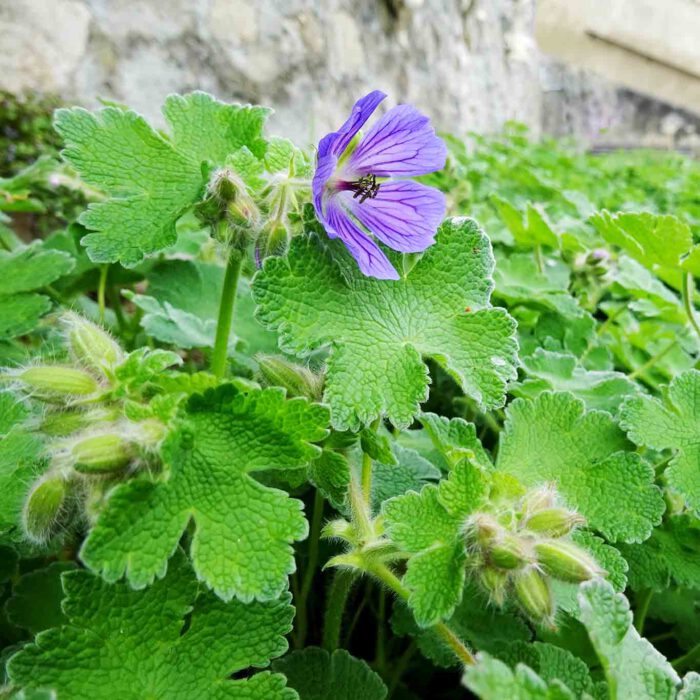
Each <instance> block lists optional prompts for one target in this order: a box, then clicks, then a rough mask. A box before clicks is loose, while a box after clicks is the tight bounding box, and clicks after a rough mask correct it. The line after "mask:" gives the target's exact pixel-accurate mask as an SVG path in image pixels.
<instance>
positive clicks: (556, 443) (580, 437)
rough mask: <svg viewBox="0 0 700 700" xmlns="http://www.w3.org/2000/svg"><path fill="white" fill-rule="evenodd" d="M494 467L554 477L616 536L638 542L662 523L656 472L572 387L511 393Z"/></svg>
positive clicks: (536, 482)
mask: <svg viewBox="0 0 700 700" xmlns="http://www.w3.org/2000/svg"><path fill="white" fill-rule="evenodd" d="M506 413H507V417H506V423H505V427H504V430H503V432H502V433H501V442H500V447H499V451H498V462H497V469H498V470H499V471H501V472H504V473H506V474H511V475H513V476H515V477H516V478H517V479H519V480H520V481H521V482H522V483H523V485H525V486H527V487H534V486H540V485H542V484H545V483H548V482H555V483H556V484H557V490H558V491H559V493H560V494H561V496H562V497H563V498H564V499H565V500H566V502H567V504H568V505H569V506H570V507H572V508H575V509H576V510H578V511H579V512H580V513H581V514H582V515H584V516H585V517H586V518H587V519H588V522H589V525H590V526H592V527H593V528H595V529H597V530H599V531H600V532H601V533H602V534H603V535H605V537H606V538H607V539H609V540H611V541H613V542H615V541H622V542H641V541H643V540H645V539H646V538H647V537H649V535H650V534H651V531H652V528H653V527H654V525H657V524H658V523H659V522H661V516H662V514H663V512H664V500H663V497H662V495H661V491H660V490H659V489H658V488H657V487H656V486H655V485H654V470H653V468H652V467H651V466H650V465H649V464H647V463H646V462H644V461H643V460H642V459H641V458H640V457H639V455H637V454H634V453H631V452H626V451H625V450H626V449H627V447H628V442H627V440H626V439H625V437H624V434H623V433H622V431H620V429H619V428H618V427H617V426H616V425H615V422H614V421H613V419H612V417H611V416H610V414H608V413H604V412H602V411H588V412H586V411H585V409H584V404H583V401H580V400H578V399H576V398H575V397H574V396H573V395H571V394H569V393H560V394H553V393H548V392H545V393H542V394H540V395H539V396H538V397H537V398H535V399H534V400H523V399H516V400H515V401H514V402H513V403H512V404H510V406H509V407H508V410H507V412H506Z"/></svg>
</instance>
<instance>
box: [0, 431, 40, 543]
mask: <svg viewBox="0 0 700 700" xmlns="http://www.w3.org/2000/svg"><path fill="white" fill-rule="evenodd" d="M41 453H42V443H41V440H40V439H39V438H38V437H37V436H36V435H34V434H32V433H30V432H28V431H26V430H24V429H23V428H22V427H21V426H19V425H18V426H16V427H15V428H13V429H12V430H10V431H9V432H8V433H7V434H6V435H5V437H3V438H2V439H0V531H5V530H12V529H14V528H16V527H17V526H18V525H19V522H20V514H21V512H22V505H23V504H24V499H25V498H26V496H27V492H28V490H29V486H30V484H31V483H32V482H33V481H34V479H35V478H36V477H37V476H38V475H39V474H40V473H41V472H42V470H43V464H42V463H41V460H40V457H41Z"/></svg>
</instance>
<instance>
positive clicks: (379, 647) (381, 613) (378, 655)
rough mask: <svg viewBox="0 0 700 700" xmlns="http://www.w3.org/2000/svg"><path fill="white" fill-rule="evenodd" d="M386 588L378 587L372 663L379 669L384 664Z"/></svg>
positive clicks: (382, 667)
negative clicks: (375, 640) (375, 637)
mask: <svg viewBox="0 0 700 700" xmlns="http://www.w3.org/2000/svg"><path fill="white" fill-rule="evenodd" d="M385 617H386V589H385V588H380V589H379V610H378V613H377V643H376V645H375V652H374V663H375V665H376V666H377V668H379V669H384V666H385V665H386V648H385V643H386V630H385V629H384V625H385V624H386V620H385Z"/></svg>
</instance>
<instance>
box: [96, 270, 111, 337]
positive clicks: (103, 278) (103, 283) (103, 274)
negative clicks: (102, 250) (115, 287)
mask: <svg viewBox="0 0 700 700" xmlns="http://www.w3.org/2000/svg"><path fill="white" fill-rule="evenodd" d="M108 273H109V265H103V266H102V267H101V268H100V282H99V285H98V287H97V308H98V310H99V318H100V323H102V324H103V323H104V322H105V290H106V289H107V274H108Z"/></svg>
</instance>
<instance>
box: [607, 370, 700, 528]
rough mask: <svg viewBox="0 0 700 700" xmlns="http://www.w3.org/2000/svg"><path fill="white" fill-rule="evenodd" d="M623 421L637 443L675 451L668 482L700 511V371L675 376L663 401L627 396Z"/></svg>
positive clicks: (697, 511) (623, 410) (688, 502)
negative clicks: (628, 397)
mask: <svg viewBox="0 0 700 700" xmlns="http://www.w3.org/2000/svg"><path fill="white" fill-rule="evenodd" d="M620 424H621V425H622V427H623V428H624V429H625V430H627V432H628V434H629V436H630V439H632V440H633V441H634V442H635V443H636V444H637V445H643V446H644V447H651V448H653V449H655V450H665V449H671V450H673V451H674V453H675V456H674V458H673V459H672V460H671V462H670V464H669V466H668V468H667V469H666V478H667V479H668V483H669V485H670V486H671V487H672V488H674V489H676V490H678V492H679V493H680V494H681V495H682V496H683V497H684V498H685V501H686V503H687V504H688V507H690V508H692V509H693V510H694V511H695V512H696V513H698V514H700V371H698V370H690V371H689V372H684V373H683V374H681V375H679V376H677V377H674V379H673V380H672V381H671V384H670V385H669V387H668V390H667V391H666V392H665V395H664V398H663V401H660V400H658V399H655V398H651V397H649V396H640V397H637V398H634V399H628V400H627V401H626V402H625V403H624V404H623V407H622V416H621V421H620Z"/></svg>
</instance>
